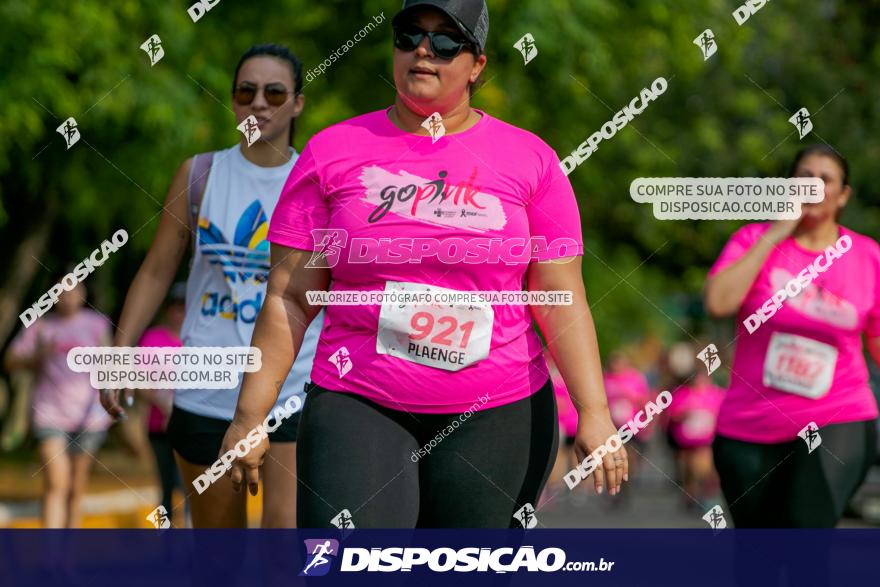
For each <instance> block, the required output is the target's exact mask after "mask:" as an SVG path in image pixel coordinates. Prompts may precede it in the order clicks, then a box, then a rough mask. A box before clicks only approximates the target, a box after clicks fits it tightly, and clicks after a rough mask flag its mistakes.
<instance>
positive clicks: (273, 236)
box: [267, 144, 330, 251]
mask: <svg viewBox="0 0 880 587" xmlns="http://www.w3.org/2000/svg"><path fill="white" fill-rule="evenodd" d="M329 222H330V207H329V206H328V201H327V198H326V197H325V195H324V189H323V186H322V183H321V177H320V174H319V172H318V164H317V161H316V160H315V156H314V154H313V152H312V148H311V146H310V145H308V144H307V145H306V146H305V148H304V149H303V152H302V154H300V156H299V158H297V160H296V163H294V165H293V169H292V170H291V171H290V175H289V176H288V178H287V181H286V182H285V184H284V188H282V190H281V196H280V198H279V200H278V205H277V206H275V211H274V212H273V213H272V220H271V221H270V222H269V234H268V236H267V239H268V240H269V242H272V243H275V244H278V245H283V246H285V247H290V248H292V249H302V250H306V251H313V250H315V241H314V239H313V238H312V230H314V229H320V228H328V223H329Z"/></svg>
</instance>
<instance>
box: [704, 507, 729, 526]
mask: <svg viewBox="0 0 880 587" xmlns="http://www.w3.org/2000/svg"><path fill="white" fill-rule="evenodd" d="M703 519H704V520H706V523H707V524H709V527H710V528H712V529H713V530H724V529H725V528H727V519H726V518H725V517H724V510H722V509H721V506H720V505H716V506H715V507H713V508H712V509H711V510H709V511H708V512H706V515H704V516H703Z"/></svg>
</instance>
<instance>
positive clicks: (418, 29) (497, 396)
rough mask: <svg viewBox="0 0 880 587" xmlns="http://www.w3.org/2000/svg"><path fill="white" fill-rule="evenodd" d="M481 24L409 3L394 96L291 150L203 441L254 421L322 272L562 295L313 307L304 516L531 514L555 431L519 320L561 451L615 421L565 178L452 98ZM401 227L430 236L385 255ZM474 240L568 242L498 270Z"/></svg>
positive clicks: (321, 285)
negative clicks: (550, 362) (247, 312)
mask: <svg viewBox="0 0 880 587" xmlns="http://www.w3.org/2000/svg"><path fill="white" fill-rule="evenodd" d="M488 27H489V14H488V10H487V8H486V5H485V2H483V1H482V0H457V1H441V0H436V1H433V2H420V1H409V0H408V1H407V2H405V3H404V6H403V9H402V10H401V11H400V12H399V13H398V14H397V16H396V17H395V18H394V20H393V28H394V48H395V49H394V80H395V86H396V89H397V99H396V101H395V104H394V106H392V107H390V108H388V109H385V110H380V111H377V112H372V113H369V114H365V115H362V116H359V117H356V118H353V119H351V120H347V121H345V122H342V123H339V124H337V125H335V126H332V127H330V128H328V129H326V130H324V131H322V132H320V133H318V134H317V135H315V136H314V137H313V138H312V139H311V140H310V141H309V143H308V145H306V147H305V149H304V151H303V154H302V156H301V157H300V159H299V160H298V161H297V163H296V165H295V166H294V169H293V170H292V171H291V174H290V177H289V178H288V180H287V184H286V185H285V187H284V190H283V192H282V194H281V199H280V201H279V203H278V206H277V207H276V209H275V213H274V215H273V216H272V221H271V225H270V228H269V236H268V238H269V240H270V241H271V242H272V253H271V254H272V269H271V272H270V276H269V284H268V293H267V298H266V301H265V304H264V305H263V309H262V312H261V313H260V316H259V318H258V320H257V324H256V329H255V331H254V336H253V341H252V344H253V345H254V346H256V347H260V348H261V349H262V352H263V355H262V357H263V363H262V369H261V370H260V371H258V372H255V373H248V374H247V375H246V376H245V378H244V383H243V387H242V393H241V396H240V397H239V402H238V408H237V411H236V417H235V420H234V421H233V424H232V426H231V427H230V429H229V432H228V433H227V435H226V439H225V441H224V445H223V449H222V450H223V451H226V450H229V448H230V447H232V446H234V445H235V443H236V442H239V441H240V440H241V439H242V438H244V435H245V434H247V432H248V430H250V429H252V428H253V427H254V426H256V425H258V424H259V422H260V421H262V419H263V418H265V416H266V414H267V413H268V411H269V409H270V407H271V406H272V403H273V402H274V390H273V387H272V382H273V381H274V380H275V379H277V377H278V375H279V374H280V373H284V372H286V370H287V369H288V368H289V366H290V363H291V362H292V361H293V360H294V357H295V356H296V354H297V352H298V348H299V345H300V341H301V340H302V337H303V332H304V330H305V328H306V326H307V325H308V324H309V322H310V321H311V320H312V318H313V317H314V316H315V315H316V314H317V312H318V310H319V307H318V306H315V305H311V304H310V303H309V300H308V298H307V296H306V292H308V291H310V290H327V289H328V287H329V286H330V284H331V281H332V290H331V291H333V292H340V293H342V292H346V291H364V290H369V291H375V292H382V291H385V292H389V291H395V292H413V291H421V292H424V291H433V292H449V291H450V290H454V292H453V293H455V292H467V291H471V292H472V291H509V290H517V291H521V290H523V289H524V288H525V289H528V290H532V291H552V290H561V291H570V292H573V296H572V297H573V303H572V304H570V305H561V304H558V305H543V306H539V305H532V306H526V305H513V304H509V303H507V304H494V303H493V304H491V305H487V304H482V305H480V304H478V305H468V304H466V303H465V304H452V305H451V306H450V305H449V304H447V305H443V306H440V305H437V306H433V305H404V306H402V307H401V305H400V304H394V303H390V302H386V303H385V304H376V305H357V306H354V305H350V306H340V305H328V306H327V307H326V314H325V322H324V328H323V330H322V332H321V336H320V340H319V343H318V350H317V354H316V356H315V362H314V365H313V368H312V382H313V384H314V385H312V386H311V387H310V388H309V390H308V393H307V396H306V402H305V406H304V407H303V414H302V420H301V424H300V425H301V428H300V431H299V437H298V447H297V476H298V479H299V483H300V485H299V491H298V494H297V515H298V520H299V522H300V525H301V526H303V527H332V526H334V525H335V526H339V525H341V521H340V520H341V519H342V518H345V519H346V520H347V521H348V523H349V524H352V525H354V527H356V528H358V527H416V526H419V527H438V526H446V527H510V526H513V527H522V525H528V527H532V526H533V525H535V524H536V522H535V517H534V509H535V507H536V506H537V499H538V495H539V494H540V491H541V488H542V487H543V485H544V484H545V482H546V480H547V477H548V475H549V472H550V468H551V466H552V464H553V458H554V456H555V454H556V445H557V443H558V426H557V421H556V410H555V402H554V395H553V386H552V385H551V383H550V378H549V375H548V371H547V365H546V363H545V361H544V359H543V357H542V344H541V341H540V339H539V337H538V334H537V332H536V331H535V329H534V328H533V326H532V320H533V319H534V321H535V322H536V323H537V325H538V327H539V328H540V329H541V331H542V332H543V334H544V337H545V338H546V340H547V343H548V346H549V349H550V354H551V355H552V357H553V359H554V360H555V362H556V364H557V365H558V366H559V371H560V372H561V374H562V376H563V378H564V380H565V384H566V387H567V388H568V390H569V392H570V393H571V395H572V398H573V402H574V404H575V406H577V409H578V412H579V422H578V430H577V435H576V440H575V450H576V452H577V454H578V458H579V459H584V458H585V457H586V456H587V455H588V454H590V453H592V452H593V451H595V450H596V449H597V448H599V447H600V446H602V445H604V444H605V443H606V441H608V440H609V438H611V437H612V436H613V435H614V434H615V433H616V430H615V429H614V426H613V425H612V423H611V417H610V415H609V412H608V405H607V401H606V398H605V393H604V390H603V387H602V371H601V367H600V361H599V352H598V344H597V342H596V335H595V329H594V326H593V322H592V318H591V315H590V311H589V307H588V306H587V300H586V296H585V293H584V285H583V276H582V273H581V257H580V256H581V255H582V254H583V245H582V236H581V225H580V215H579V213H578V209H577V204H576V201H575V197H574V193H573V191H572V188H571V184H570V183H569V182H568V180H567V178H566V177H565V175H564V174H563V172H562V170H561V169H560V166H559V159H558V157H557V156H556V154H555V153H554V151H553V150H552V149H551V148H550V147H549V146H547V144H545V143H544V142H543V141H541V140H540V139H539V138H538V137H536V136H535V135H533V134H531V133H529V132H526V131H524V130H521V129H519V128H516V127H514V126H511V125H509V124H506V123H504V122H502V121H500V120H498V119H496V118H493V117H491V116H489V115H488V114H486V113H485V112H481V111H478V110H475V109H473V108H471V106H470V94H471V91H472V88H473V85H474V84H475V83H476V82H477V81H478V78H479V76H480V73H481V72H482V70H483V68H484V67H485V65H486V56H485V54H484V49H485V42H486V37H487V34H488ZM435 115H436V116H435ZM432 119H433V120H434V122H435V124H434V125H433V126H432V125H431V124H430V122H431V120H432ZM438 119H439V120H438ZM437 123H442V127H443V130H444V131H445V132H440V131H439V127H438V124H437ZM423 125H424V126H423ZM429 128H431V130H433V131H434V132H432V133H431V136H429V133H428V129H429ZM328 232H333V233H335V236H336V237H338V239H336V243H335V245H334V247H332V248H324V247H322V243H324V244H326V243H327V242H328V241H327V240H325V239H322V238H319V237H320V235H322V234H324V235H326V234H327V233H328ZM401 238H404V239H409V240H410V241H411V242H412V243H420V245H419V246H418V248H417V247H416V245H415V244H413V249H414V250H410V253H412V254H413V255H414V254H415V253H416V252H417V251H418V252H422V251H424V250H425V249H424V248H422V247H421V245H426V246H427V247H428V249H430V246H431V243H434V244H438V243H439V244H438V247H439V248H438V249H436V250H434V251H433V252H430V251H429V252H425V254H420V255H419V256H418V257H417V258H416V257H412V259H413V260H417V261H418V262H407V259H408V257H404V260H405V262H403V263H400V262H399V259H400V258H401V250H400V249H388V250H385V249H382V243H389V242H394V243H395V245H397V244H401V242H402V241H401ZM491 239H496V240H495V241H493V242H495V243H496V244H499V245H500V246H502V247H503V246H505V243H506V244H509V243H510V242H511V241H513V240H514V239H516V240H517V241H518V242H522V241H524V242H527V243H528V242H532V241H530V240H529V239H535V241H540V242H544V243H545V244H546V243H553V242H562V241H565V242H568V243H570V245H569V246H566V247H559V248H554V247H553V246H545V247H543V249H540V247H537V249H540V250H534V251H532V250H531V249H529V248H528V247H526V250H525V254H520V255H519V259H518V260H516V261H515V262H505V261H510V259H509V258H505V259H503V260H499V259H497V258H494V256H493V249H492V248H491V247H492V245H491V244H490V241H491ZM353 241H354V242H355V243H373V244H372V245H370V246H372V247H373V248H374V249H375V248H376V247H378V248H379V249H381V250H380V251H379V252H380V253H381V254H380V255H379V256H377V257H375V258H372V259H373V260H371V261H369V262H363V261H362V260H361V257H362V256H363V254H364V250H365V249H364V247H361V246H358V247H354V246H353V245H352V242H353ZM453 241H454V242H455V243H458V244H459V245H460V246H461V247H465V248H468V251H470V252H473V253H474V254H476V255H477V256H479V255H480V253H481V251H479V250H471V249H470V246H471V244H472V243H474V242H478V241H481V242H485V243H486V244H487V245H488V248H487V249H484V250H482V254H485V255H486V257H485V258H483V257H480V259H482V260H481V261H480V262H471V263H468V262H467V261H464V262H450V261H449V260H448V258H447V256H448V255H451V254H454V251H453V250H452V247H450V246H447V245H449V244H450V243H451V242H453ZM416 249H417V250H416ZM316 250H322V251H326V257H325V262H324V264H323V266H321V267H317V268H309V267H310V265H311V264H309V261H310V259H311V258H312V256H313V252H314V251H316ZM516 250H517V251H518V252H519V253H522V252H523V247H522V246H519V247H518V248H517V249H516ZM367 252H369V251H367ZM496 252H497V251H496ZM511 254H513V253H512V252H511ZM367 256H369V255H367ZM320 258H321V257H320V256H318V259H319V260H320ZM551 260H555V262H541V261H551ZM340 353H342V354H340ZM342 356H344V357H345V361H344V362H343V361H340V360H339V358H340V357H342ZM266 444H267V443H266V442H263V443H262V444H261V445H259V446H258V447H256V448H255V449H254V450H252V451H251V452H250V453H249V454H248V455H247V456H246V457H244V458H242V459H237V460H236V461H234V462H233V468H232V470H231V472H230V476H231V478H232V482H233V484H235V485H239V486H240V485H241V484H242V483H246V484H247V485H249V486H250V487H254V486H255V484H256V482H257V478H258V477H257V475H258V467H259V463H260V462H261V459H262V458H263V453H264V451H265V450H266ZM599 454H600V455H601V452H600V453H599ZM600 460H601V463H600V466H599V468H598V469H597V470H596V471H595V472H594V473H593V477H594V479H593V481H594V482H595V484H596V486H597V488H602V487H607V490H608V492H609V493H610V494H612V495H616V494H617V493H618V492H619V490H620V486H621V484H622V482H623V481H625V480H626V478H627V461H626V451H625V449H622V448H619V445H618V447H617V450H614V451H613V452H612V451H609V452H608V453H607V454H605V455H604V458H600ZM537 516H538V518H540V512H538V513H537ZM521 524H522V525H521Z"/></svg>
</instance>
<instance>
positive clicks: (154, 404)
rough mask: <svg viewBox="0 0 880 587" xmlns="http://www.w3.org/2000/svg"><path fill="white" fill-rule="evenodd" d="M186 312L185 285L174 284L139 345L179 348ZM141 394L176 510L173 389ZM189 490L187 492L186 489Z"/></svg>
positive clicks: (167, 499) (164, 485)
mask: <svg viewBox="0 0 880 587" xmlns="http://www.w3.org/2000/svg"><path fill="white" fill-rule="evenodd" d="M185 314H186V284H185V283H175V284H174V286H173V287H172V288H171V292H170V293H169V294H168V303H167V305H166V306H165V311H164V312H163V313H162V321H161V322H160V323H159V324H157V325H156V326H153V327H152V328H149V329H147V331H146V332H144V335H143V336H142V337H141V340H140V341H139V342H138V346H143V347H178V346H182V344H183V343H181V341H180V329H181V327H182V326H183V318H184V316H185ZM141 397H142V398H143V399H144V401H145V402H146V403H147V406H148V409H147V414H146V418H147V433H148V436H149V439H150V447H151V448H152V449H153V455H154V456H155V459H156V472H157V473H158V475H159V486H160V487H161V491H162V505H163V506H164V507H165V511H167V512H169V513H171V512H172V511H174V508H173V505H172V503H171V498H172V495H173V492H174V490H175V489H181V485H180V473H178V471H177V466H176V465H175V464H174V450H173V449H172V448H171V441H170V439H169V438H168V434H167V433H166V429H167V427H168V419H169V418H170V417H171V409H172V407H173V405H174V390H173V389H145V390H143V391H142V392H141ZM184 493H186V492H184Z"/></svg>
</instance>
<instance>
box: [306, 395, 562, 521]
mask: <svg viewBox="0 0 880 587" xmlns="http://www.w3.org/2000/svg"><path fill="white" fill-rule="evenodd" d="M475 399H476V398H475ZM477 403H478V405H479V401H478V402H477ZM453 421H457V422H459V423H458V424H457V425H455V427H454V428H452V429H450V432H448V435H447V436H443V435H441V434H440V431H441V430H446V429H447V426H452V422H453ZM558 428H559V427H558V425H557V422H556V401H555V399H554V397H553V388H552V386H551V385H550V382H549V381H548V382H547V384H546V385H544V387H542V388H541V389H540V390H539V391H538V392H537V393H535V394H533V395H531V396H530V397H527V398H524V399H522V400H519V401H516V402H513V403H510V404H507V405H503V406H499V407H495V408H487V409H483V410H477V411H475V412H474V413H473V414H472V415H471V416H470V417H467V415H466V414H465V415H462V414H416V413H410V412H403V411H398V410H391V409H388V408H385V407H382V406H379V405H377V404H376V403H374V402H371V401H369V400H367V399H365V398H363V397H360V396H358V395H354V394H350V393H341V392H336V391H330V390H327V389H324V388H322V387H319V386H316V385H312V386H310V387H309V390H308V394H307V396H306V401H305V406H304V407H303V412H302V416H301V419H300V429H299V436H298V438H297V447H296V464H297V477H298V484H297V524H298V526H299V527H301V528H332V527H333V525H332V524H331V522H330V520H331V519H332V518H334V517H335V516H336V515H337V514H338V513H339V512H340V511H342V510H343V509H347V510H348V511H349V512H350V514H351V522H352V523H353V524H354V527H355V528H414V527H428V528H436V527H449V528H484V527H488V528H508V527H522V526H521V525H520V524H519V522H517V521H516V520H514V518H513V515H514V513H515V512H516V511H517V510H519V509H520V508H521V507H522V506H523V505H524V504H526V503H530V504H531V505H532V506H533V507H536V506H537V500H538V496H539V494H540V492H541V489H542V488H543V486H544V483H545V482H546V481H547V477H548V476H549V475H550V469H551V468H552V466H553V459H554V458H555V456H556V450H557V447H558V443H559V430H558ZM435 436H440V438H441V440H440V441H439V442H437V441H436V440H435V441H434V442H431V441H432V439H435ZM429 443H431V444H432V445H435V446H433V448H432V447H430V446H429V450H430V454H428V453H427V452H425V453H424V456H420V454H419V449H422V448H423V447H425V445H428V444H429ZM539 519H540V516H539Z"/></svg>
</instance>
